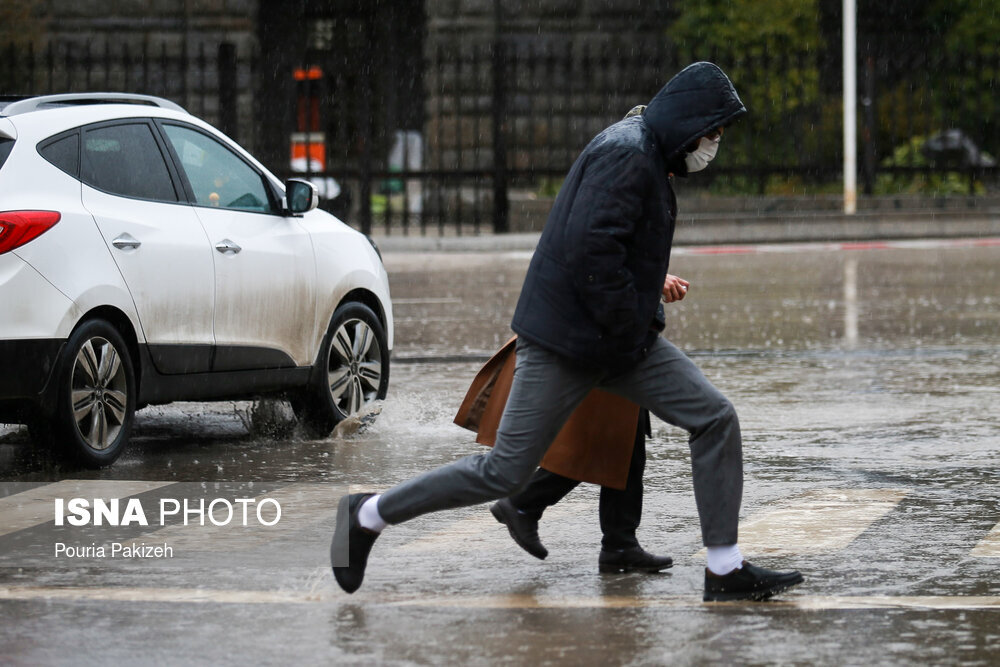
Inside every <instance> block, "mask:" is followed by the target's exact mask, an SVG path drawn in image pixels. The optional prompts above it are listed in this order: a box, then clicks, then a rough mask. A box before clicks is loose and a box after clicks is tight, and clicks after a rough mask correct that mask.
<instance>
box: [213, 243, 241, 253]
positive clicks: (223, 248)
mask: <svg viewBox="0 0 1000 667" xmlns="http://www.w3.org/2000/svg"><path fill="white" fill-rule="evenodd" d="M215 249H216V250H218V251H219V252H221V253H222V254H226V253H227V252H231V253H233V254H234V255H235V254H236V253H238V252H239V251H240V250H243V248H241V247H239V246H238V245H236V243H234V242H233V241H230V240H229V239H222V240H221V241H219V242H218V243H216V244H215Z"/></svg>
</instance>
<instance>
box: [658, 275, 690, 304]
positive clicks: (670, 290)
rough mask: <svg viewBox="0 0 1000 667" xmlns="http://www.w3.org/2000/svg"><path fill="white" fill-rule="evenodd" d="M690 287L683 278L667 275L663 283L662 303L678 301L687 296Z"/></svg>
mask: <svg viewBox="0 0 1000 667" xmlns="http://www.w3.org/2000/svg"><path fill="white" fill-rule="evenodd" d="M690 286H691V283H689V282H688V281H686V280H684V279H683V278H678V277H677V276H672V275H670V274H669V273H668V274H667V278H666V280H664V281H663V299H662V300H663V303H673V302H674V301H680V300H681V299H683V298H684V296H685V295H686V294H687V291H688V287H690Z"/></svg>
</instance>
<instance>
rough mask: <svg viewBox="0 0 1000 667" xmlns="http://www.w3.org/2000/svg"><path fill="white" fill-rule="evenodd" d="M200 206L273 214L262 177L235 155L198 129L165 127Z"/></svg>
mask: <svg viewBox="0 0 1000 667" xmlns="http://www.w3.org/2000/svg"><path fill="white" fill-rule="evenodd" d="M163 130H164V131H165V132H166V134H167V138H168V139H169V140H170V143H171V145H172V146H173V148H174V151H176V153H177V156H178V157H179V158H180V161H181V167H182V168H183V169H184V173H185V174H186V175H187V178H188V181H189V182H190V183H191V189H192V190H193V191H194V198H195V203H197V204H198V205H200V206H211V207H215V208H228V209H235V210H238V211H256V212H259V213H272V212H274V211H273V206H272V205H271V198H270V197H269V196H268V194H267V188H266V187H265V185H264V179H263V177H262V176H261V175H260V174H259V173H258V172H257V171H256V170H255V169H253V168H252V167H251V166H250V165H249V164H247V163H246V162H244V161H243V160H242V159H241V158H240V157H239V156H238V155H237V154H236V153H234V152H233V151H231V150H230V149H229V148H227V147H226V146H224V145H222V144H221V143H219V142H218V141H216V140H215V139H212V138H211V137H209V136H207V135H205V134H202V133H201V132H198V131H197V130H194V129H191V128H188V127H182V126H180V125H170V124H164V125H163Z"/></svg>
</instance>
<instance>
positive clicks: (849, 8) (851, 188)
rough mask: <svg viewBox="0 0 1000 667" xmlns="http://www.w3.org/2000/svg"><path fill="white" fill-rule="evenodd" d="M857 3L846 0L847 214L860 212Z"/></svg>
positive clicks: (845, 141)
mask: <svg viewBox="0 0 1000 667" xmlns="http://www.w3.org/2000/svg"><path fill="white" fill-rule="evenodd" d="M854 3H855V0H844V213H845V214H846V215H854V214H855V213H856V212H857V210H858V138H857V137H858V118H857V109H858V106H857V99H858V82H857V63H858V59H857V42H856V35H855V31H856V28H857V20H856V18H855V11H854V9H855V4H854Z"/></svg>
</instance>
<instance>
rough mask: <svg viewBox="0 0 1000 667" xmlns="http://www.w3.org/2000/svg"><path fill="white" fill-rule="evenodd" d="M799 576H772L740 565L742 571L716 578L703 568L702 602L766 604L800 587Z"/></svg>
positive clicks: (790, 573) (749, 564) (749, 566)
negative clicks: (773, 596) (748, 601)
mask: <svg viewBox="0 0 1000 667" xmlns="http://www.w3.org/2000/svg"><path fill="white" fill-rule="evenodd" d="M802 581H803V579H802V575H801V574H800V573H799V572H796V571H794V570H793V571H791V572H775V571H774V570H765V569H764V568H762V567H757V566H756V565H753V564H751V563H748V562H747V561H743V567H741V568H738V569H736V570H733V571H732V572H730V573H729V574H726V575H723V576H720V575H718V574H714V573H713V572H712V571H711V570H709V569H708V568H705V598H704V600H705V602H724V601H727V600H766V599H768V598H769V597H771V596H772V595H774V594H776V593H780V592H781V591H784V590H787V589H789V588H791V587H792V586H795V585H797V584H801V583H802Z"/></svg>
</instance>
